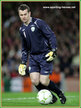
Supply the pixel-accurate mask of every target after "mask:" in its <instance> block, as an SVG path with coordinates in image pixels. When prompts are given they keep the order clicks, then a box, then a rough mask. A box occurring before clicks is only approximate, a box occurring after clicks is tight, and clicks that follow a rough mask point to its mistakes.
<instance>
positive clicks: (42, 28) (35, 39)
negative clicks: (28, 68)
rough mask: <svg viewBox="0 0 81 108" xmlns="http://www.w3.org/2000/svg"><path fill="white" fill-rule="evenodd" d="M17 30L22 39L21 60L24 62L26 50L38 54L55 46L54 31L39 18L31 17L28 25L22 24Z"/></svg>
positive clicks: (26, 55) (26, 54)
mask: <svg viewBox="0 0 81 108" xmlns="http://www.w3.org/2000/svg"><path fill="white" fill-rule="evenodd" d="M19 31H20V35H21V40H22V61H23V62H25V63H26V61H27V57H28V52H30V54H40V53H43V52H45V51H48V50H53V49H56V47H57V42H56V36H55V34H54V32H53V31H52V30H51V29H50V27H49V26H48V25H47V24H46V23H45V22H44V21H43V20H41V19H38V18H31V22H30V23H29V24H28V25H25V24H23V25H22V26H21V27H20V30H19Z"/></svg>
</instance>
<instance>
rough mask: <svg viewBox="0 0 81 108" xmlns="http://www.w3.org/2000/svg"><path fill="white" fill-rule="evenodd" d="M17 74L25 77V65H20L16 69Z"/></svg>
mask: <svg viewBox="0 0 81 108" xmlns="http://www.w3.org/2000/svg"><path fill="white" fill-rule="evenodd" d="M18 72H19V74H20V75H26V65H25V64H20V65H19V67H18Z"/></svg>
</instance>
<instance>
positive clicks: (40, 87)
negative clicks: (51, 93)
mask: <svg viewBox="0 0 81 108" xmlns="http://www.w3.org/2000/svg"><path fill="white" fill-rule="evenodd" d="M35 87H36V88H37V89H38V91H40V90H42V89H48V87H47V86H44V85H42V84H41V83H39V85H37V86H35Z"/></svg>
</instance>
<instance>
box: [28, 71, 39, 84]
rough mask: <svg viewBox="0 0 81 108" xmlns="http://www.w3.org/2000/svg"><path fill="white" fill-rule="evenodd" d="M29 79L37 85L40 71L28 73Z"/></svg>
mask: <svg viewBox="0 0 81 108" xmlns="http://www.w3.org/2000/svg"><path fill="white" fill-rule="evenodd" d="M30 79H31V81H32V83H33V84H34V85H38V84H39V81H40V73H38V72H32V73H30Z"/></svg>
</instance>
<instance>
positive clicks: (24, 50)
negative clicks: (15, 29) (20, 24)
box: [20, 32, 28, 64]
mask: <svg viewBox="0 0 81 108" xmlns="http://www.w3.org/2000/svg"><path fill="white" fill-rule="evenodd" d="M20 36H21V42H22V50H21V52H22V57H21V59H22V64H26V62H27V59H28V50H27V44H26V40H25V37H24V35H23V33H22V32H20Z"/></svg>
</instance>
